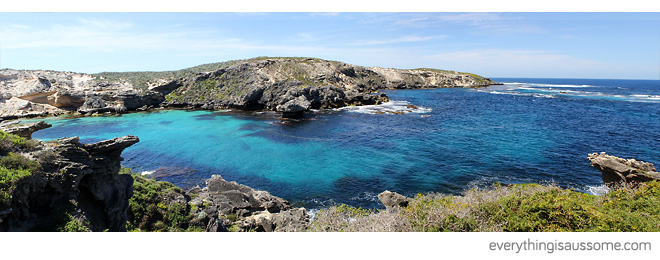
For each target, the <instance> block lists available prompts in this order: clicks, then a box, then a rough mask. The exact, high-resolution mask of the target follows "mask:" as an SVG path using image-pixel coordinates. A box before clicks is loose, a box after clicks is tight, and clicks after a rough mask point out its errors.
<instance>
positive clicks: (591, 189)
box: [585, 184, 610, 196]
mask: <svg viewBox="0 0 660 260" xmlns="http://www.w3.org/2000/svg"><path fill="white" fill-rule="evenodd" d="M585 191H586V192H587V193H588V194H591V195H596V196H600V195H603V194H606V193H607V192H608V191H610V189H609V188H608V187H607V185H605V184H603V185H599V186H587V187H586V190H585Z"/></svg>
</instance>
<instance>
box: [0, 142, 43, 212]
mask: <svg viewBox="0 0 660 260" xmlns="http://www.w3.org/2000/svg"><path fill="white" fill-rule="evenodd" d="M40 168H41V166H40V165H39V163H37V162H35V161H32V160H29V159H28V158H25V157H24V156H22V155H19V154H14V153H9V154H8V155H6V156H2V157H0V205H5V204H7V203H8V202H9V197H10V194H11V192H12V191H13V190H14V188H15V187H14V186H15V184H16V182H17V181H18V180H20V179H22V178H24V177H27V176H30V175H32V174H33V173H35V172H37V171H39V170H40Z"/></svg>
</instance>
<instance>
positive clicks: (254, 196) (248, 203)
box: [187, 175, 309, 231]
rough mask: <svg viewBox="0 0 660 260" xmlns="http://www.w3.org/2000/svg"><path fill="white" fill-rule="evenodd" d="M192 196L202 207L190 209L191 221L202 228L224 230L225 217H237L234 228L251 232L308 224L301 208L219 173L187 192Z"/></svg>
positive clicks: (300, 227) (306, 216) (191, 202)
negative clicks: (194, 210) (225, 178)
mask: <svg viewBox="0 0 660 260" xmlns="http://www.w3.org/2000/svg"><path fill="white" fill-rule="evenodd" d="M187 194H188V195H189V196H190V197H194V199H192V200H191V201H190V204H192V205H195V206H197V207H202V206H203V205H204V204H206V206H204V209H203V210H200V211H199V212H193V213H194V214H195V215H196V217H194V218H193V222H196V225H198V226H205V227H206V229H205V230H206V231H226V229H227V228H226V226H227V225H229V222H227V220H226V219H227V218H228V217H229V216H231V215H234V216H236V217H238V218H240V220H239V222H240V223H239V224H238V227H239V228H241V229H242V230H246V231H247V230H254V231H299V230H301V229H303V228H305V227H307V225H308V224H309V215H307V211H306V210H305V209H303V208H291V206H290V205H289V202H288V201H286V200H284V199H282V198H278V197H275V196H273V195H271V194H270V193H268V192H267V191H258V190H255V189H252V188H250V187H248V186H245V185H241V184H238V183H236V182H228V181H226V180H224V179H223V178H222V176H220V175H213V176H212V177H211V178H210V179H208V180H206V187H205V188H204V189H201V188H199V187H196V188H193V189H191V190H190V191H188V192H187Z"/></svg>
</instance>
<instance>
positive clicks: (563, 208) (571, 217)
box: [309, 181, 660, 232]
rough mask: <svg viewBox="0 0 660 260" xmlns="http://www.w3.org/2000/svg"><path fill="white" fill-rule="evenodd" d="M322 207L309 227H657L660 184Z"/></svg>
mask: <svg viewBox="0 0 660 260" xmlns="http://www.w3.org/2000/svg"><path fill="white" fill-rule="evenodd" d="M365 213H366V212H365V211H363V210H362V209H356V208H352V207H349V206H345V205H343V206H338V207H331V208H329V209H325V210H321V211H319V213H318V214H317V216H316V218H315V220H314V221H313V222H312V224H311V225H310V226H311V227H310V229H309V231H417V232H435V231H454V232H457V231H461V232H462V231H512V232H521V231H523V232H564V231H571V232H574V231H578V232H584V231H607V232H632V231H652V232H658V231H660V182H658V181H654V182H649V183H644V184H640V185H639V186H637V187H633V186H623V187H620V188H618V189H615V190H613V191H610V192H609V193H607V194H604V195H600V196H594V195H589V194H584V193H580V192H576V191H573V190H566V189H561V188H559V187H557V186H555V185H539V184H519V185H513V186H509V187H503V186H494V187H490V188H487V189H479V188H474V189H470V190H468V191H466V193H465V195H463V196H449V195H442V194H435V193H430V194H425V195H422V194H418V195H417V196H416V197H415V198H414V200H413V201H412V202H411V203H410V204H409V205H408V207H405V208H401V209H395V210H391V211H379V212H370V213H368V214H365Z"/></svg>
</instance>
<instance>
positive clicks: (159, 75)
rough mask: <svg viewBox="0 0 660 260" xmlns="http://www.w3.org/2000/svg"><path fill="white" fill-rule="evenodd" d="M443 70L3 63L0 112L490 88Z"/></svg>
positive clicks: (287, 112) (313, 102) (291, 113)
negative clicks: (119, 68) (65, 68)
mask: <svg viewBox="0 0 660 260" xmlns="http://www.w3.org/2000/svg"><path fill="white" fill-rule="evenodd" d="M493 84H497V83H496V82H494V81H492V80H490V79H488V78H484V77H481V76H478V75H475V74H471V73H461V72H456V71H449V70H438V69H427V68H420V69H409V70H402V69H389V68H379V67H363V66H357V65H351V64H346V63H343V62H338V61H328V60H322V59H316V58H289V57H277V58H270V57H258V58H252V59H247V60H235V61H228V62H220V63H212V64H205V65H200V66H196V67H192V68H187V69H183V70H178V71H163V72H103V73H98V74H84V73H74V72H57V71H48V70H12V69H2V70H0V90H1V91H2V96H0V117H1V118H2V119H15V118H21V117H35V116H49V115H60V114H66V113H79V114H83V115H90V114H95V113H125V112H128V111H140V110H142V111H144V110H150V109H154V108H190V109H240V110H269V111H278V112H281V113H282V115H283V116H284V117H299V116H301V115H302V113H304V112H305V111H308V110H309V109H319V108H337V107H343V106H350V105H372V104H379V103H382V102H384V101H387V100H388V99H387V96H386V95H385V94H384V93H379V92H378V91H379V90H382V89H414V88H443V87H486V86H489V85H493Z"/></svg>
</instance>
